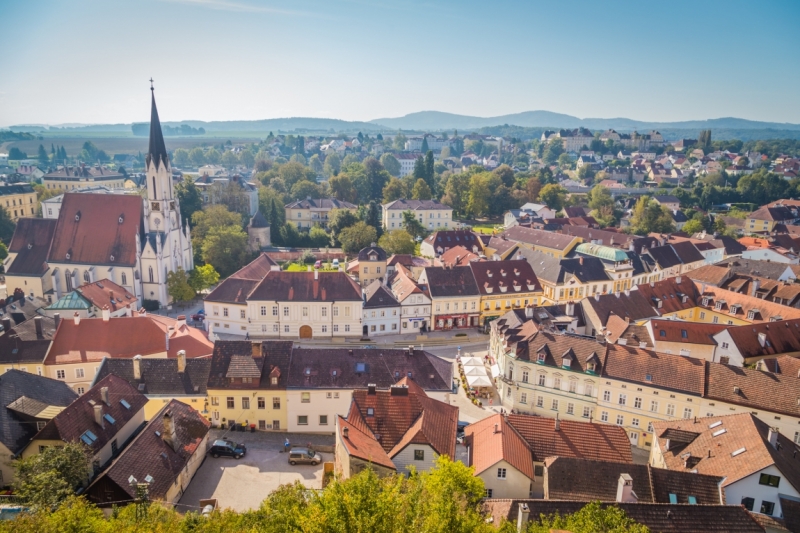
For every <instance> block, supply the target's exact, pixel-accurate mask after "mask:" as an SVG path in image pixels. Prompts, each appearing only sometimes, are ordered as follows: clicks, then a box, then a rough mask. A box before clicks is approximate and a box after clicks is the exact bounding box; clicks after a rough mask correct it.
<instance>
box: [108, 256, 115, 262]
mask: <svg viewBox="0 0 800 533" xmlns="http://www.w3.org/2000/svg"><path fill="white" fill-rule="evenodd" d="M109 259H110V260H111V262H112V263H113V262H114V256H113V255H112V256H109Z"/></svg>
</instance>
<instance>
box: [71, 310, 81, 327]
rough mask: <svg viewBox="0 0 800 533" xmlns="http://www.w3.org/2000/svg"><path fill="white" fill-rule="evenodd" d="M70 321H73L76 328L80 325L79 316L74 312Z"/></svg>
mask: <svg viewBox="0 0 800 533" xmlns="http://www.w3.org/2000/svg"><path fill="white" fill-rule="evenodd" d="M72 319H73V320H74V321H75V325H76V326H77V325H78V324H80V323H81V315H80V314H78V312H77V311H75V315H74V316H73V318H72Z"/></svg>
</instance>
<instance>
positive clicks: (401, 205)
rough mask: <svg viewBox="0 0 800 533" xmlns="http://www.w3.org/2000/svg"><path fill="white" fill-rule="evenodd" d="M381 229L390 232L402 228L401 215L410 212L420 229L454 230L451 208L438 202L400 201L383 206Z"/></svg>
mask: <svg viewBox="0 0 800 533" xmlns="http://www.w3.org/2000/svg"><path fill="white" fill-rule="evenodd" d="M381 207H383V217H382V220H381V222H382V224H383V229H384V230H386V231H391V230H393V229H401V228H402V227H403V213H405V212H406V211H411V212H412V213H414V216H415V217H416V218H417V220H418V221H419V223H420V224H422V227H424V228H425V229H426V230H428V231H434V230H440V229H445V230H446V229H450V228H453V229H455V228H456V224H455V223H454V222H453V208H452V207H450V206H447V205H444V204H443V203H441V202H439V201H438V200H406V199H404V198H403V199H400V200H395V201H393V202H389V203H387V204H383V205H382V206H381Z"/></svg>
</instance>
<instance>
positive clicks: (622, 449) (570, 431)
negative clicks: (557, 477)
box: [508, 414, 633, 463]
mask: <svg viewBox="0 0 800 533" xmlns="http://www.w3.org/2000/svg"><path fill="white" fill-rule="evenodd" d="M557 422H558V425H559V429H556V423H557ZM508 423H509V424H511V425H512V426H514V429H516V430H517V431H518V432H519V433H520V435H522V437H523V438H524V439H525V441H526V442H527V443H528V445H529V446H530V448H531V450H532V451H533V460H534V461H544V460H545V459H546V458H547V457H552V456H559V457H577V458H581V459H595V460H598V461H616V462H621V463H632V462H633V456H632V455H631V442H630V440H629V439H628V434H627V433H626V432H625V430H624V429H623V428H621V427H619V426H612V425H609V424H593V423H591V422H573V421H571V420H558V421H557V420H556V419H554V418H544V417H541V416H531V415H522V414H517V415H508Z"/></svg>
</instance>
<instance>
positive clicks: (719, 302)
mask: <svg viewBox="0 0 800 533" xmlns="http://www.w3.org/2000/svg"><path fill="white" fill-rule="evenodd" d="M723 305H725V300H720V301H718V302H717V304H716V305H715V306H714V309H716V310H717V311H722V306H723Z"/></svg>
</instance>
